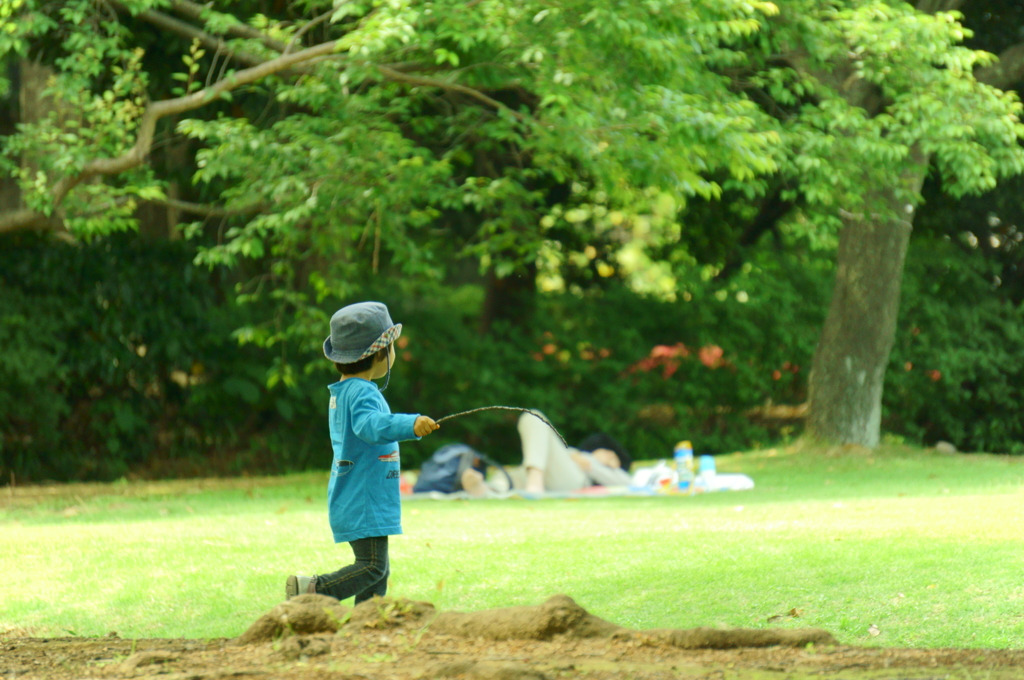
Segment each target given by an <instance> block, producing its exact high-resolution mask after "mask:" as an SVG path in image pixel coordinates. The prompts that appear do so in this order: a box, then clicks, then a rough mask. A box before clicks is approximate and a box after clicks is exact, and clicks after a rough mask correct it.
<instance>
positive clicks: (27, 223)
mask: <svg viewBox="0 0 1024 680" xmlns="http://www.w3.org/2000/svg"><path fill="white" fill-rule="evenodd" d="M47 222H49V218H47V217H46V215H44V214H42V213H38V212H36V211H35V210H29V209H28V208H22V209H21V210H13V211H11V212H6V213H3V214H2V215H0V234H2V233H4V232H7V231H18V230H20V229H34V228H35V227H41V226H43V225H45V224H46V223H47Z"/></svg>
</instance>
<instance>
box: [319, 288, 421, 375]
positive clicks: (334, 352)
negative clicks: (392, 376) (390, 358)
mask: <svg viewBox="0 0 1024 680" xmlns="http://www.w3.org/2000/svg"><path fill="white" fill-rule="evenodd" d="M401 334H402V324H400V323H397V324H396V323H393V322H392V321H391V315H390V314H388V308H387V305H385V304H383V303H381V302H357V303H356V304H354V305H349V306H348V307H342V308H341V309H339V310H338V311H336V312H335V313H334V316H332V317H331V334H330V335H328V336H327V339H326V340H324V355H325V356H326V357H327V358H328V359H330V360H331V361H336V362H338V363H339V364H352V363H355V362H357V361H359V360H360V359H365V358H366V357H368V356H370V355H371V354H373V353H374V352H376V351H378V350H382V349H384V348H385V347H387V346H388V345H389V344H391V343H392V342H394V341H395V340H397V339H398V336H400V335H401ZM389 368H390V362H389ZM389 372H390V371H389Z"/></svg>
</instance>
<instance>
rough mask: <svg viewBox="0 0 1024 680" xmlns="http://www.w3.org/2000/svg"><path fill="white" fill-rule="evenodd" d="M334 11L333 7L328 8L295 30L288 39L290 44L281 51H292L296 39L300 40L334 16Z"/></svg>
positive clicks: (285, 52) (283, 52)
mask: <svg viewBox="0 0 1024 680" xmlns="http://www.w3.org/2000/svg"><path fill="white" fill-rule="evenodd" d="M334 11H335V10H334V8H333V7H332V8H331V9H329V10H327V11H326V12H324V13H323V14H321V15H320V16H318V17H317V18H315V19H313V20H312V21H308V22H306V24H305V25H304V26H303V27H302V28H300V29H299V30H297V31H296V32H295V35H293V36H292V39H291V40H289V41H288V44H287V45H286V46H285V48H284V49H283V50H282V51H281V52H282V54H287V53H288V52H290V51H291V49H292V45H294V44H295V43H296V41H298V39H299V38H301V37H302V36H303V35H305V34H306V33H307V32H309V31H310V30H311V29H313V28H315V27H316V26H317V25H319V24H322V23H323V22H325V21H327V20H328V19H330V18H331V17H332V16H334Z"/></svg>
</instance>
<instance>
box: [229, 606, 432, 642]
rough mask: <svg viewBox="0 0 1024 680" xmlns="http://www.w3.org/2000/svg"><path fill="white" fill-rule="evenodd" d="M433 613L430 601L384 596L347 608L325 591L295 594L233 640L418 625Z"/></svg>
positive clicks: (271, 638)
mask: <svg viewBox="0 0 1024 680" xmlns="http://www.w3.org/2000/svg"><path fill="white" fill-rule="evenodd" d="M436 616H437V613H436V611H435V610H434V605H432V604H430V603H429V602H416V601H414V600H405V599H393V598H387V597H386V598H374V599H372V600H368V601H366V602H363V603H362V604H360V605H359V606H358V607H355V608H351V607H344V606H342V605H341V603H339V602H338V601H337V600H336V599H334V598H333V597H328V596H327V595H299V596H298V597H295V598H292V599H291V600H288V601H287V602H282V603H281V604H279V605H277V606H276V607H274V608H273V609H271V610H270V611H269V612H267V613H266V614H264V615H263V616H261V617H260V618H258V619H257V620H256V622H255V623H253V624H252V625H251V626H249V630H247V631H245V632H244V633H242V634H241V635H240V636H239V637H238V638H237V639H236V640H235V644H238V645H258V644H263V643H266V642H273V641H274V640H278V639H282V638H288V637H291V636H295V635H316V634H320V633H337V632H338V631H339V630H342V629H345V630H364V629H368V628H369V629H373V628H377V629H384V628H393V627H396V626H407V627H411V626H417V625H420V626H421V625H423V623H427V622H429V621H431V620H433V619H434V618H435V617H436Z"/></svg>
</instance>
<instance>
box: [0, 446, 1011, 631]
mask: <svg viewBox="0 0 1024 680" xmlns="http://www.w3.org/2000/svg"><path fill="white" fill-rule="evenodd" d="M718 467H719V470H720V471H737V472H745V473H747V474H749V475H751V476H752V477H753V478H754V480H755V482H756V483H757V487H756V488H755V489H754V490H753V491H745V492H737V493H719V494H708V495H703V496H696V497H657V498H617V499H587V500H574V501H568V500H547V501H472V502H465V501H458V502H434V501H416V502H408V503H406V504H405V506H404V510H403V515H404V517H403V522H404V526H405V531H406V533H405V535H404V536H401V537H396V538H393V539H392V543H391V546H392V585H391V590H390V593H389V594H392V595H396V596H402V597H408V598H413V599H421V600H429V601H431V602H433V603H435V605H437V606H438V607H439V608H443V609H459V610H475V609H483V608H488V607H499V606H508V605H514V604H537V603H539V602H541V601H542V600H544V599H545V598H546V597H547V596H549V595H552V594H555V593H566V594H568V595H570V596H572V597H573V598H575V599H576V600H577V601H578V602H579V603H580V604H582V605H583V606H584V607H586V608H587V609H589V610H590V611H591V612H592V613H594V614H597V615H598V616H601V617H604V618H606V619H608V620H611V621H614V622H616V623H619V624H622V625H626V626H630V627H635V628H659V627H673V628H688V627H693V626H701V625H707V626H743V627H765V626H817V627H822V628H826V629H828V630H829V631H831V632H832V633H833V634H834V635H836V637H837V638H839V640H840V641H841V642H843V643H846V644H855V645H880V646H901V647H910V646H915V647H979V648H981V647H985V648H1009V647H1017V648H1019V647H1021V646H1024V580H1022V579H1021V574H1022V573H1024V521H1022V519H1021V516H1022V507H1024V458H1020V457H1018V458H1009V457H997V456H987V455H969V456H968V455H955V456H949V455H942V454H937V453H934V452H931V451H921V450H916V449H910V448H906V447H894V446H888V447H883V448H881V449H879V450H876V451H872V452H867V451H864V450H860V449H848V450H840V449H834V450H826V449H814V448H800V447H794V448H791V449H778V450H770V451H760V452H750V453H744V454H734V455H730V456H721V457H719V458H718ZM325 489H326V474H305V475H294V476H288V477H280V478H273V479H251V480H224V481H221V482H218V481H204V482H198V481H182V482H168V483H155V484H113V485H71V486H67V487H56V488H54V489H42V490H36V491H49V492H50V493H45V494H43V493H32V494H31V495H30V496H26V495H23V494H24V493H25V490H18V491H17V492H16V493H11V492H10V491H9V490H7V489H0V497H2V499H0V573H2V574H4V575H5V576H6V577H5V578H4V579H2V580H0V637H3V636H4V635H5V631H6V635H25V634H28V635H33V636H58V635H60V636H64V635H82V636H102V635H106V634H107V633H109V632H111V631H117V632H118V633H119V634H120V635H121V637H132V638H136V637H189V638H208V637H225V636H235V635H238V634H239V633H241V632H242V631H243V630H245V629H246V628H247V627H248V625H249V624H250V623H252V622H253V621H254V620H255V619H256V618H257V617H258V616H259V615H260V614H262V613H263V612H264V611H266V610H267V609H269V608H270V607H272V606H273V605H274V604H276V603H277V602H279V601H281V599H282V598H283V591H284V580H285V577H286V576H287V575H288V574H290V573H296V572H297V573H313V572H324V571H330V570H333V569H336V568H338V567H339V566H341V565H343V564H346V563H348V562H349V561H350V560H351V552H350V551H349V549H348V546H347V545H340V546H336V545H334V544H333V542H332V540H331V536H330V531H329V528H328V526H327V521H326V507H325V501H324V497H325ZM793 610H796V612H797V613H798V614H799V617H798V618H794V617H791V616H789V613H790V612H792V611H793ZM777 616H781V617H782V618H781V619H776V620H774V621H772V622H769V621H768V619H769V617H777ZM872 627H874V628H872ZM869 629H871V630H870V631H869ZM872 631H874V632H877V634H872Z"/></svg>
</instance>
